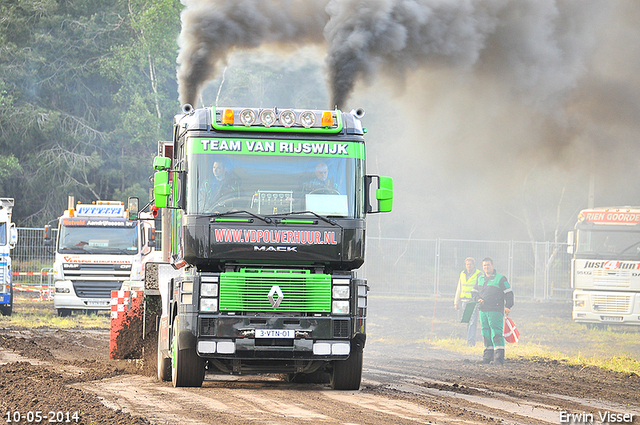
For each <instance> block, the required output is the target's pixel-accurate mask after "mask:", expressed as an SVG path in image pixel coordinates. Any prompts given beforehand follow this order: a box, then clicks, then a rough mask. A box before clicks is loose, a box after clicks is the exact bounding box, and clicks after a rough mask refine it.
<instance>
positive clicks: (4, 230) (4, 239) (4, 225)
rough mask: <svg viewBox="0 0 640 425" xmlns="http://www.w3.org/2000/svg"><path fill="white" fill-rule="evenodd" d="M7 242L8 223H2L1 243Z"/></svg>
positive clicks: (0, 225) (0, 227) (0, 224)
mask: <svg viewBox="0 0 640 425" xmlns="http://www.w3.org/2000/svg"><path fill="white" fill-rule="evenodd" d="M6 244H7V223H0V245H6Z"/></svg>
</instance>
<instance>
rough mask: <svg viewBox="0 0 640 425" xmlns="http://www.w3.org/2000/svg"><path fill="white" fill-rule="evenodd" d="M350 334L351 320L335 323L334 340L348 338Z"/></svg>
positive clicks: (336, 321) (335, 321)
mask: <svg viewBox="0 0 640 425" xmlns="http://www.w3.org/2000/svg"><path fill="white" fill-rule="evenodd" d="M349 334H350V332H349V320H334V321H333V337H334V338H348V337H349Z"/></svg>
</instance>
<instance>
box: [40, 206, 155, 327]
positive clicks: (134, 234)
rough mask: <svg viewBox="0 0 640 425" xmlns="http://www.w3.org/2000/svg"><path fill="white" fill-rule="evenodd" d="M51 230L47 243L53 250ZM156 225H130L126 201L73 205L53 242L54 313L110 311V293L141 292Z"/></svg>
mask: <svg viewBox="0 0 640 425" xmlns="http://www.w3.org/2000/svg"><path fill="white" fill-rule="evenodd" d="M52 242H53V241H52V239H51V230H50V227H49V226H48V228H47V229H46V230H45V244H46V245H51V244H52ZM154 246H155V240H154V234H153V220H129V219H128V211H127V210H126V209H125V205H124V203H123V202H119V201H96V202H94V203H92V204H80V203H78V204H74V203H73V199H70V201H69V208H68V209H67V210H65V212H64V214H63V215H62V216H61V217H60V218H59V220H58V236H57V240H56V242H55V259H54V264H53V277H54V287H55V292H54V298H53V303H54V308H55V309H56V310H57V313H58V315H59V316H68V315H70V314H71V312H72V311H84V312H97V311H101V310H102V311H106V310H110V308H111V291H113V290H120V289H123V286H127V287H131V286H133V287H140V288H142V287H143V278H144V267H145V263H146V262H147V261H148V260H149V259H150V258H151V254H152V253H153V252H154Z"/></svg>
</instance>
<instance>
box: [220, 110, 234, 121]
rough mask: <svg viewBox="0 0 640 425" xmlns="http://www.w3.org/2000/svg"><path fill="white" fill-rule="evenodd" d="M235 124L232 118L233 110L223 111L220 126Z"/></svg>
mask: <svg viewBox="0 0 640 425" xmlns="http://www.w3.org/2000/svg"><path fill="white" fill-rule="evenodd" d="M234 123H235V117H234V116H233V109H225V110H224V112H223V113H222V124H231V125H233V124H234Z"/></svg>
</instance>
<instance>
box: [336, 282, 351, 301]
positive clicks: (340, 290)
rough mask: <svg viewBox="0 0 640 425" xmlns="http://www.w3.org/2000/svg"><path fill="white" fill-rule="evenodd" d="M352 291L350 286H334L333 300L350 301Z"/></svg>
mask: <svg viewBox="0 0 640 425" xmlns="http://www.w3.org/2000/svg"><path fill="white" fill-rule="evenodd" d="M350 293H351V291H349V287H348V286H342V285H340V286H334V287H333V290H332V295H333V298H337V299H341V300H344V299H349V295H350Z"/></svg>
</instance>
